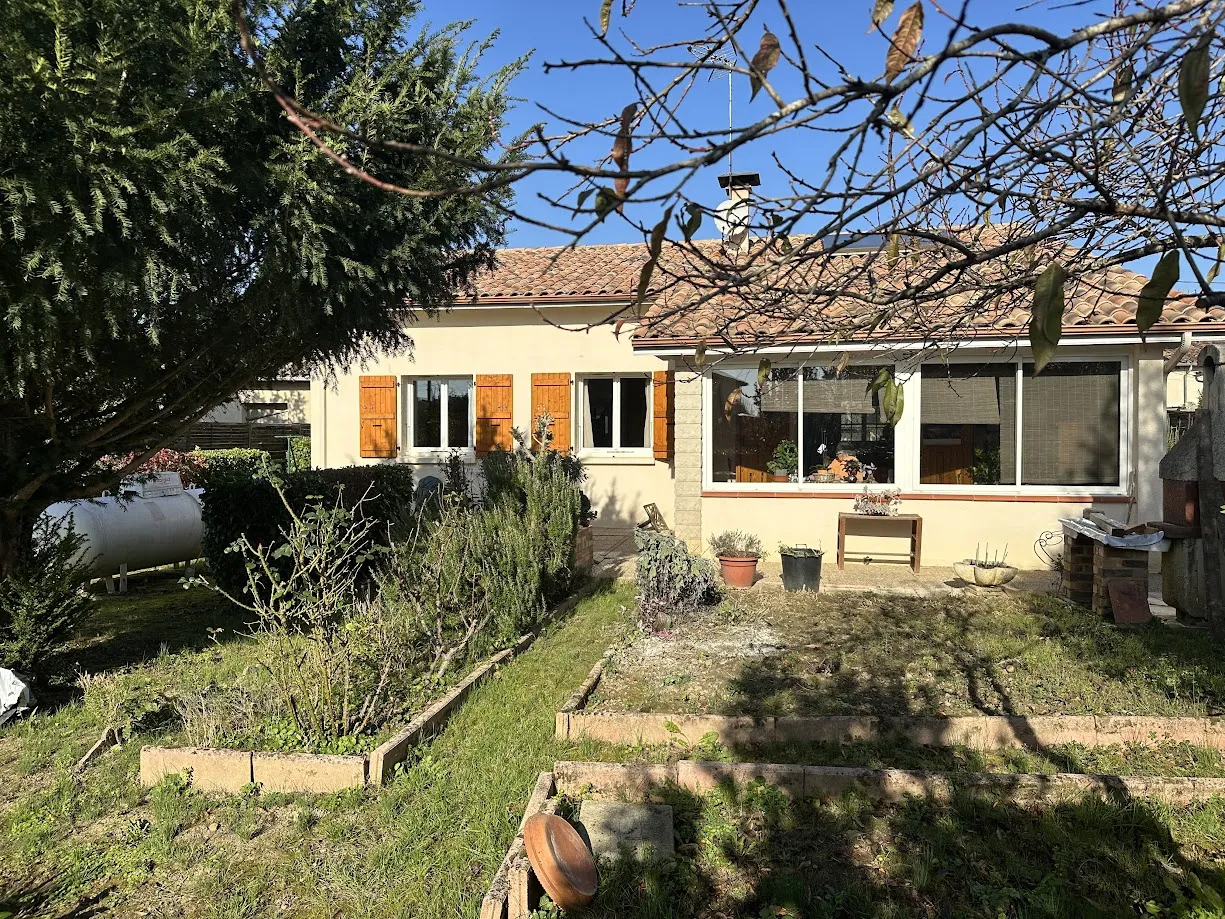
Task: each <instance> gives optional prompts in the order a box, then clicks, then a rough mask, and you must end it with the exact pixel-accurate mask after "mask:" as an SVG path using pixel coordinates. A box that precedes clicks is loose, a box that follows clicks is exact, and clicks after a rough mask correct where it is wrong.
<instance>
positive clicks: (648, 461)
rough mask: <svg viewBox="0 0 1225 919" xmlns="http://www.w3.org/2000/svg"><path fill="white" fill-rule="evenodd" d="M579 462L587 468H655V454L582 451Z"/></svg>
mask: <svg viewBox="0 0 1225 919" xmlns="http://www.w3.org/2000/svg"><path fill="white" fill-rule="evenodd" d="M578 458H579V460H580V461H581V462H582V463H583V465H585V466H654V465H655V454H654V453H651V452H648V453H612V452H608V453H606V452H603V451H600V450H580V451H579V453H578Z"/></svg>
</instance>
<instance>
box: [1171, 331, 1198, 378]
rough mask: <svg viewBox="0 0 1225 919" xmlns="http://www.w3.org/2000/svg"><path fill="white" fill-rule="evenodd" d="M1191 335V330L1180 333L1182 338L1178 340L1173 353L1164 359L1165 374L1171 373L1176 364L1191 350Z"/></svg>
mask: <svg viewBox="0 0 1225 919" xmlns="http://www.w3.org/2000/svg"><path fill="white" fill-rule="evenodd" d="M1193 335H1194V333H1193V332H1183V333H1182V340H1181V341H1180V342H1179V344H1178V347H1177V348H1175V349H1174V353H1173V354H1171V355H1170V356H1169V357H1167V358H1166V360H1165V367H1164V371H1165V373H1166V374H1171V373H1173V372H1174V371H1175V370H1177V369H1178V365H1179V364H1181V363H1182V359H1183V358H1184V357H1186V356H1187V355H1188V354H1189V353H1190V352H1191V339H1192V337H1193Z"/></svg>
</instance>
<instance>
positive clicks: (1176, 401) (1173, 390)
mask: <svg viewBox="0 0 1225 919" xmlns="http://www.w3.org/2000/svg"><path fill="white" fill-rule="evenodd" d="M1203 389H1204V382H1203V379H1202V376H1201V374H1200V372H1199V371H1198V370H1197V369H1196V368H1195V367H1190V366H1181V367H1178V368H1176V369H1175V370H1174V371H1173V372H1172V373H1170V375H1169V376H1167V377H1166V381H1165V404H1166V407H1167V408H1183V409H1194V408H1196V407H1197V406H1198V405H1199V399H1200V393H1201V392H1202V391H1203Z"/></svg>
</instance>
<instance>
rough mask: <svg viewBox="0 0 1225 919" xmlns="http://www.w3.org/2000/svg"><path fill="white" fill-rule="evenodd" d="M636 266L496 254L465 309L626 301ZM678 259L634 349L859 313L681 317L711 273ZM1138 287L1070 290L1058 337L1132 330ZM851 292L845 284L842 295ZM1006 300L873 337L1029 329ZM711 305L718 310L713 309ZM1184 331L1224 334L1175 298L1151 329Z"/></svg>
mask: <svg viewBox="0 0 1225 919" xmlns="http://www.w3.org/2000/svg"><path fill="white" fill-rule="evenodd" d="M699 245H700V247H701V250H702V251H704V252H706V253H710V254H715V255H714V258H715V260H717V259H718V258H719V256H718V255H717V253H718V251H719V247H718V243H717V242H715V241H705V242H702V243H700V244H699ZM707 257H711V256H709V255H708V256H707ZM646 258H647V252H646V247H645V246H644V245H642V244H641V243H618V244H609V245H581V246H574V247H546V248H524V249H503V250H501V251H500V252H499V253H498V263H497V266H496V267H495V268H494V269H492V270H490V271H486V272H484V273H482V274H481V275H479V276H478V277H477V278H476V280H475V281H474V283H473V286H472V289H471V290H470V292H469V295H470V297H471V301H472V302H476V303H480V302H489V301H495V302H529V301H540V300H550V299H552V300H566V301H572V302H580V303H581V302H584V301H587V302H598V301H600V300H606V299H629V298H631V297H632V296H633V295H634V291H635V290H636V288H637V285H638V277H639V272H640V271H641V269H642V266H643V264H644V263H645V261H646ZM682 258H685V259H688V260H689V264H688V266H687V267H684V268H681V269H680V270H676V271H675V272H674V274H675V275H677V276H680V277H682V278H684V280H681V281H676V280H671V281H669V280H668V278H667V272H664V271H661V272H657V273H656V278H655V281H656V283H657V284H659V285H661V288H662V289H660V290H656V291H653V294H652V298H651V301H652V302H651V304H650V307H649V309H648V311H647V314H646V317H645V321H644V323H643V325H642V326H641V327H640V328H639V329H638V331H637V332H636V333H635V337H636V339H638V340H639V341H640V342H644V343H645V342H646V341H650V340H661V339H665V340H677V341H679V340H686V341H695V340H697V339H703V338H707V337H718V338H720V339H722V340H725V341H726V340H728V339H731V340H733V341H735V340H738V339H743V340H745V341H746V342H751V341H753V340H761V339H763V338H767V337H776V338H792V339H803V338H804V337H805V336H808V337H810V338H816V337H822V336H823V334H825V333H826V332H827V331H828V326H829V325H830V323H831V321H832V320H837V319H840V318H841V319H845V318H846V317H847V316H853V315H854V314H855V313H856V312H858V311H860V310H861V309H862V306H861V303H860V301H857V300H855V299H853V298H851V297H847V298H845V300H835V301H832V302H827V303H825V304H823V306H822V307H821V308H820V309H819V310H814V311H812V313H811V314H809V313H804V312H802V311H799V312H797V311H796V310H794V308H788V307H789V304H788V303H785V302H779V303H778V304H776V308H770V307H769V306H768V305H765V306H763V307H762V308H761V309H755V310H754V311H752V312H753V315H749V316H746V315H744V314H745V312H746V311H745V310H743V309H742V308H741V306H740V304H739V303H730V302H729V299H730V298H722V297H715V298H713V300H712V302H709V303H705V304H702V305H701V306H698V307H697V308H694V309H685V308H684V304H685V303H686V302H688V301H689V300H692V299H695V298H696V297H698V296H699V289H700V286H701V283H700V282H699V281H696V280H695V277H696V276H697V275H700V274H702V273H704V272H707V271H710V270H711V268H710V265H701V266H699V267H697V268H694V267H693V263H692V256H682ZM856 258H859V257H858V256H835V257H831V258H830V259H817V260H814V263H818V264H819V265H820V266H821V267H818V268H817V269H815V270H817V271H820V272H824V273H825V274H824V275H823V277H824V281H823V283H824V284H825V285H827V286H828V284H829V279H830V277H831V275H829V274H828V271H829V266H830V265H831V264H834V265H837V264H838V263H837V259H846V260H847V261H846V262H844V263H842V264H846V265H848V266H849V265H851V264H852V262H851V260H853V259H856ZM666 259H667V256H665V260H666ZM903 262H905V260H903ZM861 264H863V263H861ZM874 265H875V267H873V269H872V272H871V273H872V274H873V275H874V276H875V280H873V281H871V282H869V281H863V283H865V284H868V283H871V284H879V285H883V286H888V285H890V284H897V283H903V282H900V281H898V280H897V279H896V278H893V277H891V276H890V274H891V269H888V268H887V267H886V263H885V260H883V259H880V258H877V259H875V263H874ZM716 270H717V266H716ZM835 270H838V269H835ZM866 274H867V273H866V272H860V273H859V275H858V277H859V278H860V279H861V280H862V279H863V278H864V277H865V275H866ZM790 280H791V281H794V280H795V279H794V278H791V279H790ZM1146 281H1147V279H1146V278H1144V276H1142V275H1140V274H1137V273H1136V272H1133V271H1130V270H1128V269H1126V268H1119V267H1112V268H1108V269H1105V270H1103V271H1099V272H1096V273H1093V274H1090V275H1086V276H1084V277H1082V278H1081V279H1079V280H1077V281H1075V282H1072V283H1070V284H1069V285H1068V289H1067V291H1066V298H1065V299H1066V304H1067V305H1066V311H1065V314H1064V329H1065V331H1076V330H1081V331H1087V330H1091V329H1110V328H1117V329H1122V328H1125V327H1127V326H1134V324H1135V318H1136V308H1137V301H1138V297H1139V293H1140V291H1141V289H1142V288H1143V287H1144V284H1145V283H1146ZM853 286H854V285H853V284H848V286H847V289H848V290H850V289H851V288H852V287H853ZM461 299H462V297H461ZM767 299H768V298H767ZM1009 300H1010V302H1008V303H1000V304H998V305H997V306H996V307H995V308H988V309H986V310H982V311H980V312H978V313H977V314H976V315H974V316H973V317H972V319H971V321H969V322H968V323H967V322H966V321H965V311H964V306H965V305H966V303H967V297H966V295H965V294H964V293H958V292H953V293H951V294H950V296H949V298H948V299H947V300H946V301H945V302H944V303H943V309H941V308H939V307H935V306H933V305H931V304H917V305H916V306H915V308H914V309H903V310H901V311H899V313H900V315H899V316H898V317H897V318H896V320H891V321H890V323H889V324H887V325H886V326H885V327H883V328H882V329H881V332H880V334H881V336H882V337H887V338H905V337H907V332H908V329H909V330H911V332H912V334H913V330H914V329H916V328H919V329H922V330H923V331H924V332H925V333H927V334H930V333H931V331H932V329H933V327H939V325H940V324H941V323H942V322H947V323H948V331H949V334H950V335H951V336H952V337H961V336H965V337H970V336H973V335H975V334H985V333H988V332H990V333H993V334H999V333H1009V334H1015V333H1023V332H1024V331H1025V330H1026V328H1027V326H1028V322H1029V304H1028V299H1027V297H1025V298H1023V299H1022V298H1019V297H1010V298H1009ZM721 303H722V304H724V305H722V306H721V305H720V304H721ZM678 307H679V308H678ZM1190 324H1195V325H1205V324H1213V325H1215V324H1222V325H1225V308H1222V307H1220V306H1212V307H1210V308H1208V309H1203V308H1201V307H1200V306H1199V305H1197V302H1196V299H1195V297H1193V296H1192V295H1190V294H1186V295H1182V296H1180V297H1177V298H1175V299H1172V300H1170V301H1168V302H1167V304H1166V307H1165V309H1164V310H1163V312H1162V316H1161V320H1160V322H1159V324H1158V327H1157V328H1158V329H1160V328H1161V327H1162V326H1165V327H1167V328H1169V327H1171V326H1180V327H1184V328H1185V326H1187V325H1190ZM1214 331H1217V332H1220V331H1222V330H1221V329H1215V330H1214Z"/></svg>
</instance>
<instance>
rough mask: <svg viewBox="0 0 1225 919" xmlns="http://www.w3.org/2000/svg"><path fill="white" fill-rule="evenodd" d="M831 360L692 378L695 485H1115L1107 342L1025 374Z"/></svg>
mask: <svg viewBox="0 0 1225 919" xmlns="http://www.w3.org/2000/svg"><path fill="white" fill-rule="evenodd" d="M834 358H835V355H833V354H828V355H825V354H823V355H814V356H812V357H810V358H808V359H806V360H804V361H802V362H797V363H796V364H794V365H782V366H775V367H773V368H772V369H771V370H770V371H769V373H768V375H767V377H766V378H765V379H763V380H759V379H758V376H757V364H756V363H753V364H748V363H747V362H744V363H741V362H736V361H729V362H724V363H722V364H720V365H719V366H717V367H715V368H712V369H711V370H710V371H708V372H707V373H706V374H705V379H704V381H703V385H704V396H703V403H704V405H705V411H704V413H703V414H704V423H703V425H702V434H703V441H704V445H703V452H704V463H703V465H704V471H703V481H704V483H705V487H706V488H708V489H711V490H713V491H797V492H802V491H831V492H839V491H846V492H858V491H859V490H861V489H862V488H863V487H864V485H865V484H871V483H875V484H881V485H885V484H893V485H897V486H899V487H901V488H902V490H903V491H905V492H908V493H930V494H941V493H949V494H958V493H961V494H967V493H974V492H991V493H1000V494H1015V495H1022V496H1023V495H1026V494H1035V495H1036V494H1044V495H1046V494H1051V495H1059V494H1076V495H1119V494H1122V493H1124V489H1125V486H1126V481H1127V470H1128V469H1129V468H1130V465H1129V463H1130V437H1131V433H1130V432H1131V427H1132V425H1131V412H1132V394H1131V375H1130V374H1131V367H1130V363H1129V359H1128V358H1127V357H1125V356H1121V355H1120V354H1119V353H1118V352H1117V351H1116V352H1114V353H1100V352H1098V353H1091V352H1089V351H1087V350H1080V351H1076V350H1070V351H1067V352H1064V353H1061V354H1060V355H1059V356H1058V357H1057V359H1056V360H1055V361H1052V362H1051V364H1049V365H1048V367H1047V368H1046V369H1045V370H1044V371H1043V373H1042V374H1040V375H1037V376H1035V375H1034V372H1033V367H1034V365H1033V360H1032V358H1031V357H1029V356H1028V355H1026V354H1021V355H1017V356H1015V357H1013V356H1010V359H1007V360H998V359H993V356H990V355H983V354H978V355H975V354H973V353H972V352H969V353H966V352H959V353H956V354H953V355H950V356H948V357H947V358H943V359H932V358H928V359H926V360H911V361H902V362H900V363H896V364H882V363H881V362H880V361H879V359H875V360H874V359H873V355H871V354H870V353H865V354H864V355H863V358H862V361H856V362H854V363H852V364H851V365H850V366H849V367H840V368H836V369H835V368H834V367H833V366H832V362H833V360H834ZM882 366H888V367H890V368H891V369H892V370H893V374H894V378H895V379H896V380H897V381H898V382H899V383H900V384H901V385H902V388H903V393H904V397H905V410H904V412H903V415H902V419H901V421H900V422H899V423H898V425H897V426H896V428H894V427H892V426H890V425H888V423H887V422H886V421H885V420H884V417H883V413H882V412H881V405H880V397H879V395H878V394H875V393H871V392H868V391H867V383H868V382H869V381H870V380H871V379H872V378H873V377H874V376H875V375H876V373H877V372H878V371H879V370H880V369H881V368H882ZM852 461H853V462H852ZM848 470H849V472H848ZM869 470H870V476H869V472H868V471H869Z"/></svg>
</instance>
